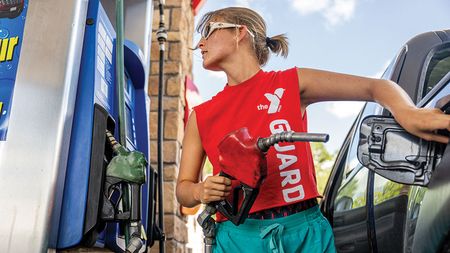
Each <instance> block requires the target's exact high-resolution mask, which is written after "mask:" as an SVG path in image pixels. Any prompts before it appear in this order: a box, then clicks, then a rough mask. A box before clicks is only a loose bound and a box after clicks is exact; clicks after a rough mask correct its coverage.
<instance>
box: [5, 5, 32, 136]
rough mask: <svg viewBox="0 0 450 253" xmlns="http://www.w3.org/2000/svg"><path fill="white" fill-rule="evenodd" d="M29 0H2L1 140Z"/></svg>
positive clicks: (7, 117)
mask: <svg viewBox="0 0 450 253" xmlns="http://www.w3.org/2000/svg"><path fill="white" fill-rule="evenodd" d="M27 6H28V0H8V1H7V0H0V141H4V140H6V134H7V132H8V121H9V114H10V112H11V104H12V99H13V91H14V84H15V82H16V74H17V66H18V64H19V57H20V48H21V44H22V38H23V28H24V25H25V17H26V12H27Z"/></svg>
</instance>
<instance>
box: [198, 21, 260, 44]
mask: <svg viewBox="0 0 450 253" xmlns="http://www.w3.org/2000/svg"><path fill="white" fill-rule="evenodd" d="M241 27H243V25H238V24H231V23H223V22H209V24H208V25H206V26H205V28H204V29H203V31H202V37H203V38H204V39H205V40H206V39H208V37H209V36H211V34H212V33H213V32H214V31H215V30H217V29H225V28H241ZM246 30H247V32H248V34H250V36H252V37H253V38H255V35H253V33H252V32H250V30H248V29H246Z"/></svg>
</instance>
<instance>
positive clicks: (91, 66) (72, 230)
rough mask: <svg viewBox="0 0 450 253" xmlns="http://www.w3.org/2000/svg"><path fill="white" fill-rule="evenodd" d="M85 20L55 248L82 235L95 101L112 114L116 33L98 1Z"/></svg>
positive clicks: (77, 242) (61, 246)
mask: <svg viewBox="0 0 450 253" xmlns="http://www.w3.org/2000/svg"><path fill="white" fill-rule="evenodd" d="M87 20H88V21H87V22H86V30H85V39H84V44H83V55H82V62H81V69H80V78H79V84H78V87H79V88H78V92H77V100H76V104H75V115H74V121H73V129H72V136H71V143H70V150H69V159H68V165H67V170H66V182H65V188H64V197H63V203H62V210H61V218H60V227H59V235H58V245H57V248H68V247H72V246H75V245H77V244H79V243H80V241H81V240H82V237H83V233H84V231H83V230H84V220H85V209H86V203H87V195H88V183H89V173H90V171H89V170H90V164H91V146H92V135H93V117H94V104H97V105H99V106H100V107H102V108H104V109H105V110H106V112H107V113H108V114H110V115H114V95H115V91H114V78H115V75H114V61H115V59H114V53H113V52H114V44H113V41H114V39H115V32H114V29H113V27H112V25H111V23H110V22H109V19H108V17H107V15H106V13H105V11H104V9H103V7H102V6H101V4H99V2H98V1H90V2H89V9H88V19H87ZM91 21H92V22H91Z"/></svg>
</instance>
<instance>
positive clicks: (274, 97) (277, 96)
mask: <svg viewBox="0 0 450 253" xmlns="http://www.w3.org/2000/svg"><path fill="white" fill-rule="evenodd" d="M283 93H284V89H283V88H278V89H276V90H275V92H274V93H273V94H272V93H266V94H264V96H265V97H266V98H267V100H269V102H270V105H267V104H266V105H263V104H259V105H257V106H256V108H257V109H258V111H262V110H267V113H268V114H273V113H276V112H279V111H280V109H281V105H280V100H281V98H282V97H283Z"/></svg>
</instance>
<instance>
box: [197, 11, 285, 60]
mask: <svg viewBox="0 0 450 253" xmlns="http://www.w3.org/2000/svg"><path fill="white" fill-rule="evenodd" d="M217 19H220V20H223V21H224V22H228V23H233V24H238V25H245V26H247V29H249V31H250V32H252V33H253V34H254V35H255V38H254V39H253V48H254V50H255V54H256V58H257V59H258V62H259V65H261V66H263V65H265V64H266V63H267V60H268V59H269V53H270V51H272V52H273V53H274V54H276V55H281V56H283V57H287V55H288V51H289V49H288V40H287V37H286V35H285V34H280V35H276V36H273V37H267V35H266V23H265V22H264V19H263V18H262V17H261V16H260V15H259V14H258V13H257V12H255V11H253V10H250V9H248V8H243V7H229V8H224V9H220V10H216V11H211V12H208V13H206V14H205V15H204V16H203V17H202V19H201V20H200V22H199V24H198V25H197V32H199V33H201V34H202V31H203V30H204V29H205V28H206V26H207V25H208V24H209V22H210V21H213V20H217Z"/></svg>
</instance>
